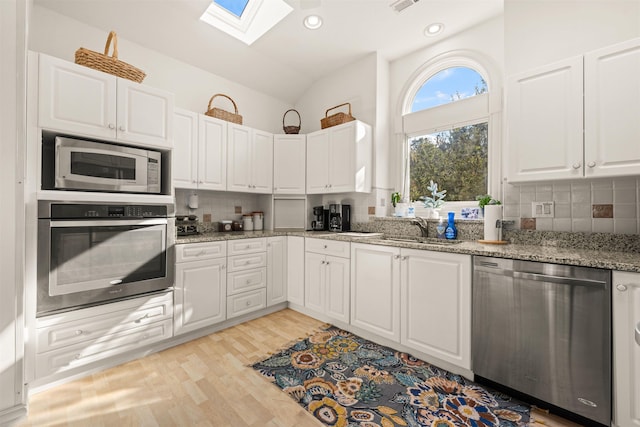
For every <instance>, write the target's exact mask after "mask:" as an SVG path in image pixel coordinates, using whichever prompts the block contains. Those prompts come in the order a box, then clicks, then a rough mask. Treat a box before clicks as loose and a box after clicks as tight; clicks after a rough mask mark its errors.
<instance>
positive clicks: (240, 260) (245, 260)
mask: <svg viewBox="0 0 640 427" xmlns="http://www.w3.org/2000/svg"><path fill="white" fill-rule="evenodd" d="M266 266H267V253H266V252H259V253H256V254H248V255H236V256H230V257H229V258H227V269H228V270H227V271H230V272H233V271H243V270H249V269H252V268H260V267H266Z"/></svg>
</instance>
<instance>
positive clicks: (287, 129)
mask: <svg viewBox="0 0 640 427" xmlns="http://www.w3.org/2000/svg"><path fill="white" fill-rule="evenodd" d="M291 111H293V112H295V113H296V114H297V115H298V126H285V124H284V118H285V117H286V115H287V113H289V112H291ZM301 125H302V119H301V118H300V113H298V111H297V110H294V109H293V108H292V109H291V110H287V111H285V113H284V116H282V129H284V133H290V134H297V133H299V132H300V126H301Z"/></svg>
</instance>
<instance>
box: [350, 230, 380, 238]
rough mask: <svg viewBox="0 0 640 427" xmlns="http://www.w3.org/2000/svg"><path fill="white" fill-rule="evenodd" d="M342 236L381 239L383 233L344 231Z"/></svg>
mask: <svg viewBox="0 0 640 427" xmlns="http://www.w3.org/2000/svg"><path fill="white" fill-rule="evenodd" d="M340 235H342V236H351V237H381V236H382V233H374V232H371V231H344V232H342V233H340Z"/></svg>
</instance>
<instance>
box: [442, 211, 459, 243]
mask: <svg viewBox="0 0 640 427" xmlns="http://www.w3.org/2000/svg"><path fill="white" fill-rule="evenodd" d="M448 215H449V218H448V222H447V228H446V229H445V230H444V236H445V237H446V238H447V239H449V240H453V239H455V238H456V237H458V229H457V228H456V225H455V223H454V219H453V217H454V215H455V212H449V213H448Z"/></svg>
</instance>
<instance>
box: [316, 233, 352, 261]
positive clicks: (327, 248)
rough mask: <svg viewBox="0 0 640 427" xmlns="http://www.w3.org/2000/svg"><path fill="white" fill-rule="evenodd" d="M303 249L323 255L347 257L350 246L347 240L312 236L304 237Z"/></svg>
mask: <svg viewBox="0 0 640 427" xmlns="http://www.w3.org/2000/svg"><path fill="white" fill-rule="evenodd" d="M305 250H306V251H307V252H316V253H319V254H324V255H332V256H339V257H342V258H349V257H350V251H351V247H350V244H349V242H339V241H337V240H328V239H314V238H313V237H309V238H306V239H305Z"/></svg>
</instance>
